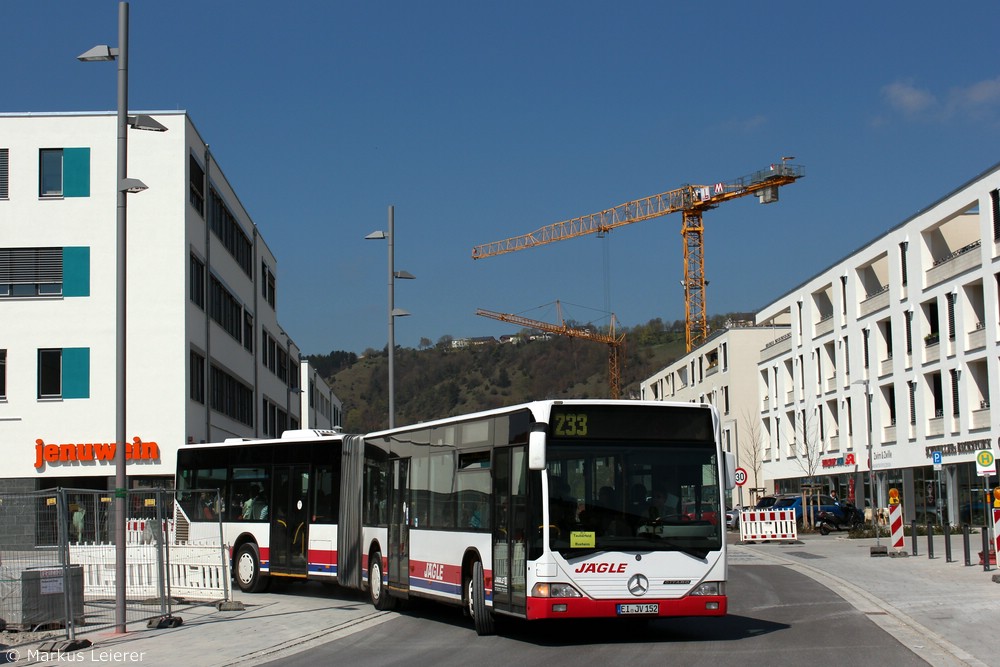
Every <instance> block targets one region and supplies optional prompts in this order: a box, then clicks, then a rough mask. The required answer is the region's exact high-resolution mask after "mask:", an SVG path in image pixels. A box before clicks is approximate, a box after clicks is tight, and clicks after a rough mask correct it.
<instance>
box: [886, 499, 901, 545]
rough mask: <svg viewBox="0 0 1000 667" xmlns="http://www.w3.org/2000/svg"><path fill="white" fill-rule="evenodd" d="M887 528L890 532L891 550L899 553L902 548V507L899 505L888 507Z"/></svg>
mask: <svg viewBox="0 0 1000 667" xmlns="http://www.w3.org/2000/svg"><path fill="white" fill-rule="evenodd" d="M889 528H890V529H891V530H892V548H893V549H895V550H896V551H900V550H901V549H902V548H903V506H902V505H901V504H900V503H896V504H895V505H889Z"/></svg>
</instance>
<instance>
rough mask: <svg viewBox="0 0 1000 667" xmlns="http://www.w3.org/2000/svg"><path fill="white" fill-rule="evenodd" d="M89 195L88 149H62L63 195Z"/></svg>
mask: <svg viewBox="0 0 1000 667" xmlns="http://www.w3.org/2000/svg"><path fill="white" fill-rule="evenodd" d="M89 196H90V149H89V148H64V149H63V197H89Z"/></svg>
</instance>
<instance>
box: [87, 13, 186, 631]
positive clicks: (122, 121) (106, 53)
mask: <svg viewBox="0 0 1000 667" xmlns="http://www.w3.org/2000/svg"><path fill="white" fill-rule="evenodd" d="M77 59H78V60H82V61H84V62H94V61H109V60H117V61H118V156H117V160H116V162H117V175H116V179H115V192H116V198H117V216H116V233H115V238H116V253H115V256H116V259H117V261H116V290H115V292H116V304H115V343H116V358H115V504H114V508H115V632H118V633H124V632H125V597H126V596H125V592H126V581H125V577H126V567H125V526H126V521H125V519H126V516H125V513H126V511H127V506H126V502H125V499H126V494H127V491H126V489H127V488H128V484H127V478H126V472H125V449H126V437H127V434H126V432H125V295H126V291H125V277H126V271H125V269H126V233H125V231H126V220H127V216H126V199H125V195H126V194H127V193H130V192H142V191H143V190H145V189H146V184H145V183H143V182H142V181H140V180H139V179H137V178H128V177H127V173H128V169H127V165H128V128H129V127H130V126H131V127H133V128H135V129H139V130H153V131H156V132H163V131H165V130H166V129H167V128H166V127H164V126H163V125H161V124H160V123H158V122H157V121H155V120H154V119H152V118H150V117H149V116H145V115H139V116H129V115H128V3H127V2H120V3H118V48H112V47H110V46H108V45H106V44H101V45H99V46H95V47H94V48H92V49H90V50H89V51H87V52H85V53H82V54H80V55H79V56H77Z"/></svg>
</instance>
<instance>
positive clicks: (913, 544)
mask: <svg viewBox="0 0 1000 667" xmlns="http://www.w3.org/2000/svg"><path fill="white" fill-rule="evenodd" d="M910 553H911V554H912V555H914V556H916V555H917V520H916V519H914V520H913V521H911V522H910Z"/></svg>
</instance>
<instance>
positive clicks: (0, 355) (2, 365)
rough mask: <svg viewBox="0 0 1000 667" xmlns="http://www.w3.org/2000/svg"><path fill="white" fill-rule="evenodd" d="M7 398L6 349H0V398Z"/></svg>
mask: <svg viewBox="0 0 1000 667" xmlns="http://www.w3.org/2000/svg"><path fill="white" fill-rule="evenodd" d="M4 398H7V350H0V399H4Z"/></svg>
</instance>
